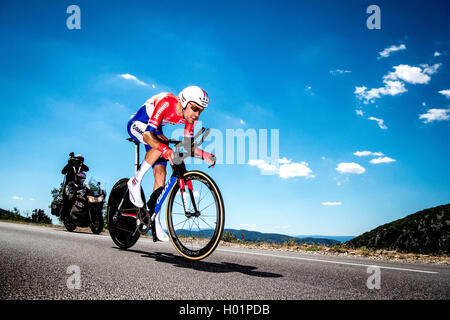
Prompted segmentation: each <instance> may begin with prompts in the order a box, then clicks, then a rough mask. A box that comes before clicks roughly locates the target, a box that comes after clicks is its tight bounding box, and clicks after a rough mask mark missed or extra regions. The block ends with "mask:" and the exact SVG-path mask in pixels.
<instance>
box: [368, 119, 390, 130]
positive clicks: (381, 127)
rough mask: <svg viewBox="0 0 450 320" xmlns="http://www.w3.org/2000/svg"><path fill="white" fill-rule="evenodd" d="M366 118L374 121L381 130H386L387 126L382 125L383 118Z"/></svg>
mask: <svg viewBox="0 0 450 320" xmlns="http://www.w3.org/2000/svg"><path fill="white" fill-rule="evenodd" d="M368 119H369V120H373V121H376V122H377V123H378V126H379V127H380V129H382V130H386V129H387V128H388V127H387V126H385V125H384V120H383V119H378V118H375V117H369V118H368Z"/></svg>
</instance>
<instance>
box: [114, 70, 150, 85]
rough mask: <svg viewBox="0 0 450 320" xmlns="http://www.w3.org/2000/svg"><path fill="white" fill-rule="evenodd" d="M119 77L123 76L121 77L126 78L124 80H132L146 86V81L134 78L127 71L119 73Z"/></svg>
mask: <svg viewBox="0 0 450 320" xmlns="http://www.w3.org/2000/svg"><path fill="white" fill-rule="evenodd" d="M120 77H121V78H123V79H126V80H131V81H134V82H136V83H137V84H138V85H140V86H148V84H147V83H145V82H144V81H141V80H139V79H138V78H136V77H135V76H133V75H132V74H129V73H124V74H121V75H120Z"/></svg>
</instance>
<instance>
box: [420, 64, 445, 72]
mask: <svg viewBox="0 0 450 320" xmlns="http://www.w3.org/2000/svg"><path fill="white" fill-rule="evenodd" d="M420 66H421V67H422V68H423V72H424V73H426V74H435V73H436V72H437V70H438V69H439V67H440V66H442V63H435V64H433V65H432V66H429V65H428V64H421V65H420Z"/></svg>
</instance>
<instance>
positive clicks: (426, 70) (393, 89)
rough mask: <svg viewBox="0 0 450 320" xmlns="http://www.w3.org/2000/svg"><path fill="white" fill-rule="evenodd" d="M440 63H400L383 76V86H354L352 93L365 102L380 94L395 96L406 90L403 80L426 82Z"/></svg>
mask: <svg viewBox="0 0 450 320" xmlns="http://www.w3.org/2000/svg"><path fill="white" fill-rule="evenodd" d="M441 65H442V64H441V63H436V64H434V65H432V66H429V65H428V64H421V65H420V67H413V66H409V65H406V64H401V65H398V66H395V67H393V68H394V70H395V71H391V72H389V73H388V74H387V75H385V76H383V83H384V87H380V88H372V89H370V90H367V89H368V88H367V87H365V86H361V87H355V91H354V94H355V95H356V96H357V97H358V99H360V100H364V103H365V104H367V103H369V102H371V103H373V102H374V99H378V98H381V96H385V95H390V96H395V95H398V94H401V93H404V92H406V91H408V90H407V89H406V88H405V84H404V82H407V83H411V84H427V83H428V82H429V81H430V80H431V78H430V75H432V74H435V73H436V72H437V70H438V69H439V67H440V66H441ZM403 81H404V82H403Z"/></svg>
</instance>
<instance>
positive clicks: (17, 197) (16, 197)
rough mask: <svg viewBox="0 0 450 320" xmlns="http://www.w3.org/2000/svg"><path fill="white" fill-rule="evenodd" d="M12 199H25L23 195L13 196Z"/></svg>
mask: <svg viewBox="0 0 450 320" xmlns="http://www.w3.org/2000/svg"><path fill="white" fill-rule="evenodd" d="M12 199H13V200H23V197H19V196H13V197H12Z"/></svg>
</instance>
